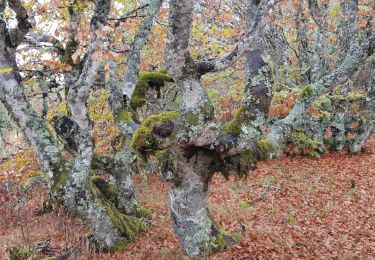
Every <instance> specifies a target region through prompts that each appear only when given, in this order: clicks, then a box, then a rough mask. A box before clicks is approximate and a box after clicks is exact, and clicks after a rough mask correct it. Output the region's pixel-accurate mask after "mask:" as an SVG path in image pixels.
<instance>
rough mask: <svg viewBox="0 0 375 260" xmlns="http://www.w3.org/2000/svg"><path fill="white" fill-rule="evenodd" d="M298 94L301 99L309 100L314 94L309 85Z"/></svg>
mask: <svg viewBox="0 0 375 260" xmlns="http://www.w3.org/2000/svg"><path fill="white" fill-rule="evenodd" d="M300 94H301V96H302V97H303V98H309V97H311V96H312V95H313V94H314V90H313V88H312V87H311V86H310V85H306V86H304V87H303V88H302V89H301V90H300Z"/></svg>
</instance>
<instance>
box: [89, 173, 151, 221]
mask: <svg viewBox="0 0 375 260" xmlns="http://www.w3.org/2000/svg"><path fill="white" fill-rule="evenodd" d="M91 180H92V182H93V183H94V184H95V186H96V187H97V188H98V189H99V190H100V192H101V193H102V194H103V195H104V196H105V197H106V199H108V200H109V201H110V202H111V203H112V204H113V205H115V206H116V207H117V209H118V210H119V211H120V212H121V213H122V214H126V215H131V216H134V217H136V218H141V219H142V218H148V217H149V216H150V214H151V213H152V210H150V209H147V208H144V207H142V206H140V205H138V203H137V204H135V205H134V206H133V209H132V210H131V212H129V210H124V209H122V208H121V207H120V206H119V203H120V196H121V194H120V190H119V187H118V186H117V185H116V184H115V183H110V182H109V181H107V180H105V179H104V178H102V177H100V176H97V175H94V176H93V177H91Z"/></svg>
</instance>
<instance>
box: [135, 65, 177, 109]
mask: <svg viewBox="0 0 375 260" xmlns="http://www.w3.org/2000/svg"><path fill="white" fill-rule="evenodd" d="M164 82H173V79H172V78H171V77H169V76H168V75H166V74H164V73H161V72H146V71H143V72H140V73H139V75H138V81H137V84H136V86H135V89H134V93H133V95H132V97H131V100H130V105H131V107H132V108H134V109H136V108H137V107H141V106H143V105H144V104H145V103H146V98H145V96H146V93H147V91H148V90H149V88H150V86H157V87H162V86H164Z"/></svg>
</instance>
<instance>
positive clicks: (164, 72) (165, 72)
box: [159, 69, 168, 75]
mask: <svg viewBox="0 0 375 260" xmlns="http://www.w3.org/2000/svg"><path fill="white" fill-rule="evenodd" d="M159 72H160V73H163V74H165V75H167V74H168V70H167V69H161V70H160V71H159Z"/></svg>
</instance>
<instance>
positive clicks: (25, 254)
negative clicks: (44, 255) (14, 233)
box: [8, 246, 35, 260]
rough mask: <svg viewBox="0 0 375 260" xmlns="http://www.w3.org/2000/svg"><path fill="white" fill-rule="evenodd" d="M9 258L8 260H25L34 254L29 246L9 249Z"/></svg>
mask: <svg viewBox="0 0 375 260" xmlns="http://www.w3.org/2000/svg"><path fill="white" fill-rule="evenodd" d="M8 253H9V258H10V260H26V259H29V258H30V257H31V256H33V255H34V254H35V251H34V249H33V248H31V247H29V246H25V247H16V246H13V247H10V248H8Z"/></svg>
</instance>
